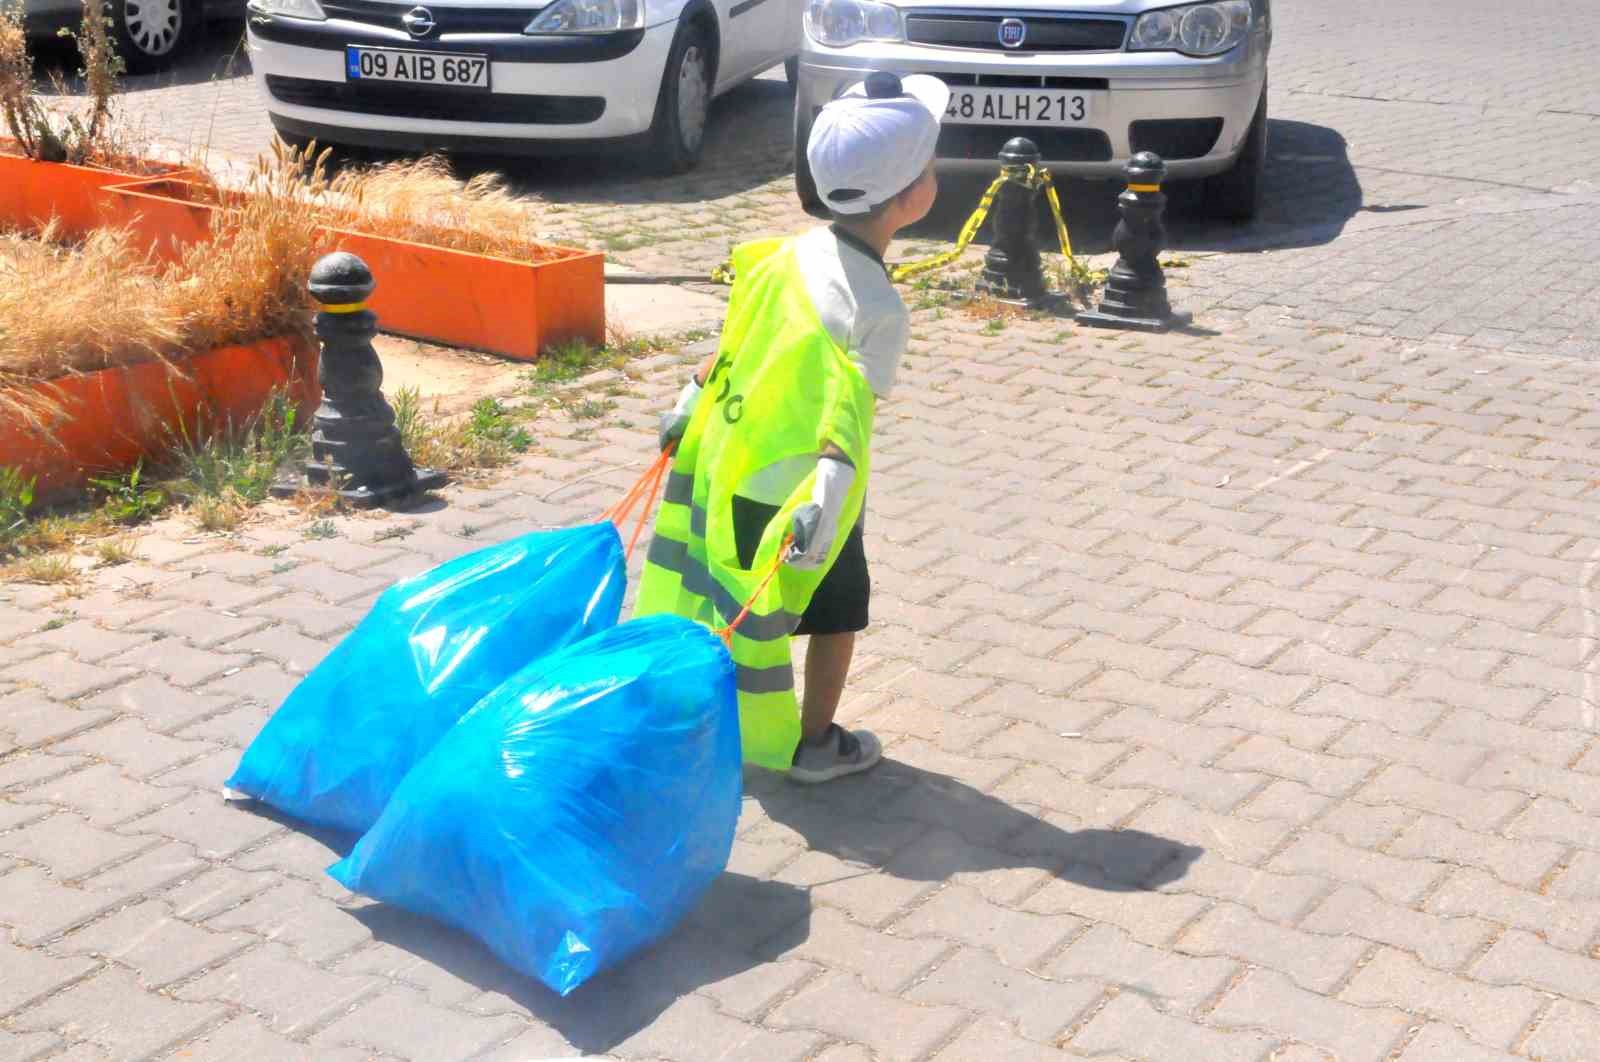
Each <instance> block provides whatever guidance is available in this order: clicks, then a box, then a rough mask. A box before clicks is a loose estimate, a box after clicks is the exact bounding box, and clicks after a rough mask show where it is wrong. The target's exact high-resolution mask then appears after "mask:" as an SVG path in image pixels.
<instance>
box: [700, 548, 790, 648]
mask: <svg viewBox="0 0 1600 1062" xmlns="http://www.w3.org/2000/svg"><path fill="white" fill-rule="evenodd" d="M793 542H794V536H793V535H785V536H784V538H783V545H781V546H779V547H778V556H777V559H776V560H774V561H773V562H772V568H771V569H770V570H769V571H768V572H767V577H766V578H765V579H762V580H761V585H760V586H758V587H756V590H755V593H753V594H751V595H750V598H749V600H747V601H745V603H744V608H742V609H740V610H739V614H738V615H737V616H735V617H733V622H732V623H730V624H728V625H727V626H726V627H718V628H717V629H716V630H714V631H712V632H711V633H712V634H715V635H717V636H718V637H719V638H721V639H722V642H723V644H724V645H726V646H727V647H728V648H730V649H731V648H733V632H734V631H736V630H738V629H739V624H741V623H743V622H744V621H745V617H746V616H748V615H750V610H751V609H752V608H753V607H755V603H756V598H758V597H760V596H761V594H762V592H763V591H764V590H766V588H767V584H768V583H770V582H772V580H773V577H774V576H776V575H777V574H778V569H779V568H781V567H783V562H784V560H785V559H786V558H787V557H788V554H789V546H790V545H791V544H793Z"/></svg>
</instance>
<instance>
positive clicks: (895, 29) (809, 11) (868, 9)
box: [805, 0, 906, 48]
mask: <svg viewBox="0 0 1600 1062" xmlns="http://www.w3.org/2000/svg"><path fill="white" fill-rule="evenodd" d="M805 26H806V36H808V37H810V38H811V39H812V40H814V41H816V42H817V43H818V44H825V45H827V46H828V47H830V48H847V47H849V46H850V45H852V44H859V43H861V42H862V41H903V40H905V39H906V33H905V26H904V25H903V24H902V23H901V21H900V9H899V8H897V7H891V6H890V5H888V4H880V3H876V2H875V0H811V2H810V3H808V4H807V5H806V14H805Z"/></svg>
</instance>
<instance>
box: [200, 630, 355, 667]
mask: <svg viewBox="0 0 1600 1062" xmlns="http://www.w3.org/2000/svg"><path fill="white" fill-rule="evenodd" d="M226 648H228V649H230V650H232V651H235V652H241V653H250V654H252V655H254V656H264V657H266V658H267V659H269V660H272V661H274V662H275V663H277V664H279V665H280V666H282V667H283V669H284V670H285V671H287V672H289V673H290V674H291V675H304V674H306V673H307V672H309V671H310V670H311V669H312V668H314V667H316V666H317V664H318V662H319V661H321V660H322V658H323V657H324V656H326V655H327V653H328V651H329V650H330V649H331V648H332V644H331V643H329V642H325V641H319V640H316V639H312V638H307V637H306V636H305V635H303V634H301V633H299V632H298V631H296V630H295V629H294V628H292V627H289V626H286V625H283V624H279V625H277V626H272V627H263V628H261V629H259V630H256V631H255V632H254V633H252V634H247V635H245V636H244V637H242V638H234V639H232V640H230V641H229V642H228V643H227V646H226Z"/></svg>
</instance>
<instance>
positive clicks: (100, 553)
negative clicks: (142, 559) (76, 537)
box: [91, 537, 139, 568]
mask: <svg viewBox="0 0 1600 1062" xmlns="http://www.w3.org/2000/svg"><path fill="white" fill-rule="evenodd" d="M91 552H92V554H93V556H94V560H95V565H96V566H97V567H100V568H115V567H116V566H117V565H119V564H127V563H129V562H130V561H135V560H138V559H139V551H138V548H137V540H135V539H133V538H128V537H123V538H107V539H102V540H100V541H99V542H96V543H95V544H94V548H93V549H92V550H91Z"/></svg>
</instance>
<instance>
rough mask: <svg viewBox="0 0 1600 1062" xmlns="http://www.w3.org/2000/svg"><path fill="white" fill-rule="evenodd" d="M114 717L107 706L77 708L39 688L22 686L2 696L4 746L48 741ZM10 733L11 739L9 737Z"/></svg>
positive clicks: (1, 737)
mask: <svg viewBox="0 0 1600 1062" xmlns="http://www.w3.org/2000/svg"><path fill="white" fill-rule="evenodd" d="M110 718H111V713H110V712H108V711H106V710H105V709H103V708H74V707H70V706H68V705H64V704H57V703H55V702H53V701H50V700H48V699H46V698H45V697H44V696H43V695H42V694H41V693H40V692H39V691H37V690H31V689H21V690H17V691H15V692H13V693H8V694H6V695H4V696H0V723H3V724H4V725H3V726H0V748H4V749H5V750H6V751H7V752H9V751H11V749H12V748H29V747H32V746H43V745H48V744H49V743H51V742H54V741H59V740H61V739H62V738H65V737H70V736H72V735H73V734H76V733H79V732H80V731H83V730H88V729H89V728H90V727H94V726H98V725H99V724H101V723H103V722H105V721H106V720H107V719H110ZM8 736H9V743H8V742H7V738H8Z"/></svg>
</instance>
